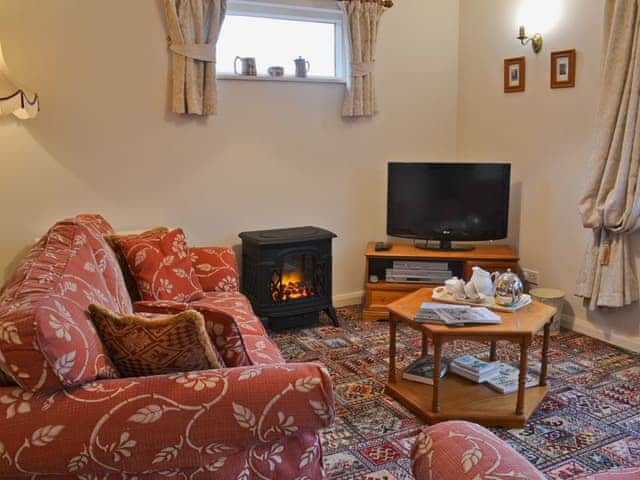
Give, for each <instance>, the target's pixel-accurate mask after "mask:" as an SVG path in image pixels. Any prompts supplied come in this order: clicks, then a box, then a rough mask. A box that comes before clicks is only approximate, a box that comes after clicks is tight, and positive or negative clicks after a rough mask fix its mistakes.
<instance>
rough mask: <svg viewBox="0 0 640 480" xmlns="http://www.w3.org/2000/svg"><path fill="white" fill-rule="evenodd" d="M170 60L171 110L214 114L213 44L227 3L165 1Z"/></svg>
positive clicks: (214, 57) (202, 0)
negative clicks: (171, 63) (171, 66)
mask: <svg viewBox="0 0 640 480" xmlns="http://www.w3.org/2000/svg"><path fill="white" fill-rule="evenodd" d="M165 7H166V12H167V26H168V28H169V48H170V49H171V52H172V57H173V58H172V61H173V74H172V76H173V90H172V91H173V100H172V105H173V111H174V112H175V113H182V114H195V115H211V114H215V113H216V111H217V104H218V96H217V91H216V42H217V41H218V35H219V34H220V29H221V27H222V22H223V21H224V16H225V13H226V11H227V0H165Z"/></svg>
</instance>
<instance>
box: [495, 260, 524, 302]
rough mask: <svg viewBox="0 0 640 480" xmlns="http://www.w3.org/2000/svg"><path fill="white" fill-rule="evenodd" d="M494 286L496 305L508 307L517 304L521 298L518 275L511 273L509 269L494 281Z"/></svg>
mask: <svg viewBox="0 0 640 480" xmlns="http://www.w3.org/2000/svg"><path fill="white" fill-rule="evenodd" d="M494 286H495V297H494V298H495V302H496V304H498V305H502V306H503V307H510V306H512V305H515V304H516V303H518V302H519V301H520V299H521V298H522V293H523V286H522V281H521V280H520V277H518V275H516V274H515V273H513V272H512V271H511V269H510V268H509V269H507V271H506V272H505V273H503V274H501V275H500V276H499V277H498V278H497V279H496V282H495V284H494Z"/></svg>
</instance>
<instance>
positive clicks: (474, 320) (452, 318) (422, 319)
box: [413, 302, 502, 327]
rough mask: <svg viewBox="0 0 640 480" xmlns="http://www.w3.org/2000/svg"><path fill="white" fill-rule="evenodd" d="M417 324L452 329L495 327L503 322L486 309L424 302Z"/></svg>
mask: <svg viewBox="0 0 640 480" xmlns="http://www.w3.org/2000/svg"><path fill="white" fill-rule="evenodd" d="M413 321H414V322H417V323H432V324H435V325H447V326H450V327H456V326H465V325H487V324H488V325H495V324H499V323H501V322H502V319H501V318H500V315H497V314H495V313H493V312H492V311H491V310H489V309H488V308H485V307H467V306H464V305H449V304H446V303H431V302H424V303H422V305H420V309H419V310H418V312H417V313H416V316H415V317H414V319H413Z"/></svg>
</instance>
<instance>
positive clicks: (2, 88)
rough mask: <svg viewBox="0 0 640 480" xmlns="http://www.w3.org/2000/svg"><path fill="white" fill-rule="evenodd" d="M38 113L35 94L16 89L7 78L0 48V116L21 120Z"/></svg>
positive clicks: (38, 103)
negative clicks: (9, 116) (14, 117)
mask: <svg viewBox="0 0 640 480" xmlns="http://www.w3.org/2000/svg"><path fill="white" fill-rule="evenodd" d="M39 111H40V100H39V99H38V95H37V94H35V93H28V92H26V91H25V90H23V89H21V88H18V87H17V86H16V85H15V84H14V83H13V82H12V81H11V80H10V77H9V69H8V67H7V64H6V62H5V61H4V56H3V55H2V46H0V115H9V114H11V113H12V114H14V115H15V116H16V117H18V118H20V119H21V120H27V119H29V118H33V117H35V116H36V115H37V114H38V112H39Z"/></svg>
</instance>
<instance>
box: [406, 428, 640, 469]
mask: <svg viewBox="0 0 640 480" xmlns="http://www.w3.org/2000/svg"><path fill="white" fill-rule="evenodd" d="M412 465H413V473H414V475H415V477H416V479H417V480H436V479H438V480H479V479H507V478H510V479H516V478H519V479H526V480H544V479H545V478H546V477H545V476H544V475H543V474H542V473H540V472H539V471H538V470H537V469H536V468H535V467H534V466H533V465H531V464H530V463H529V462H528V461H527V460H526V459H525V458H524V457H522V456H521V455H520V454H519V453H517V452H516V451H515V450H513V449H512V448H511V447H509V446H508V445H507V444H506V443H505V442H503V441H502V440H500V439H499V438H498V437H496V436H495V435H494V434H493V433H491V432H490V431H489V430H487V429H486V428H484V427H481V426H480V425H476V424H473V423H469V422H461V421H452V422H443V423H438V424H436V425H434V426H432V427H428V428H426V429H425V430H424V431H423V432H422V433H421V434H420V435H419V436H418V439H417V440H416V443H415V445H414V447H413V453H412ZM638 479H640V467H636V468H626V469H620V470H612V471H610V472H605V473H597V474H588V475H584V476H580V477H576V478H574V479H573V480H638Z"/></svg>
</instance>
